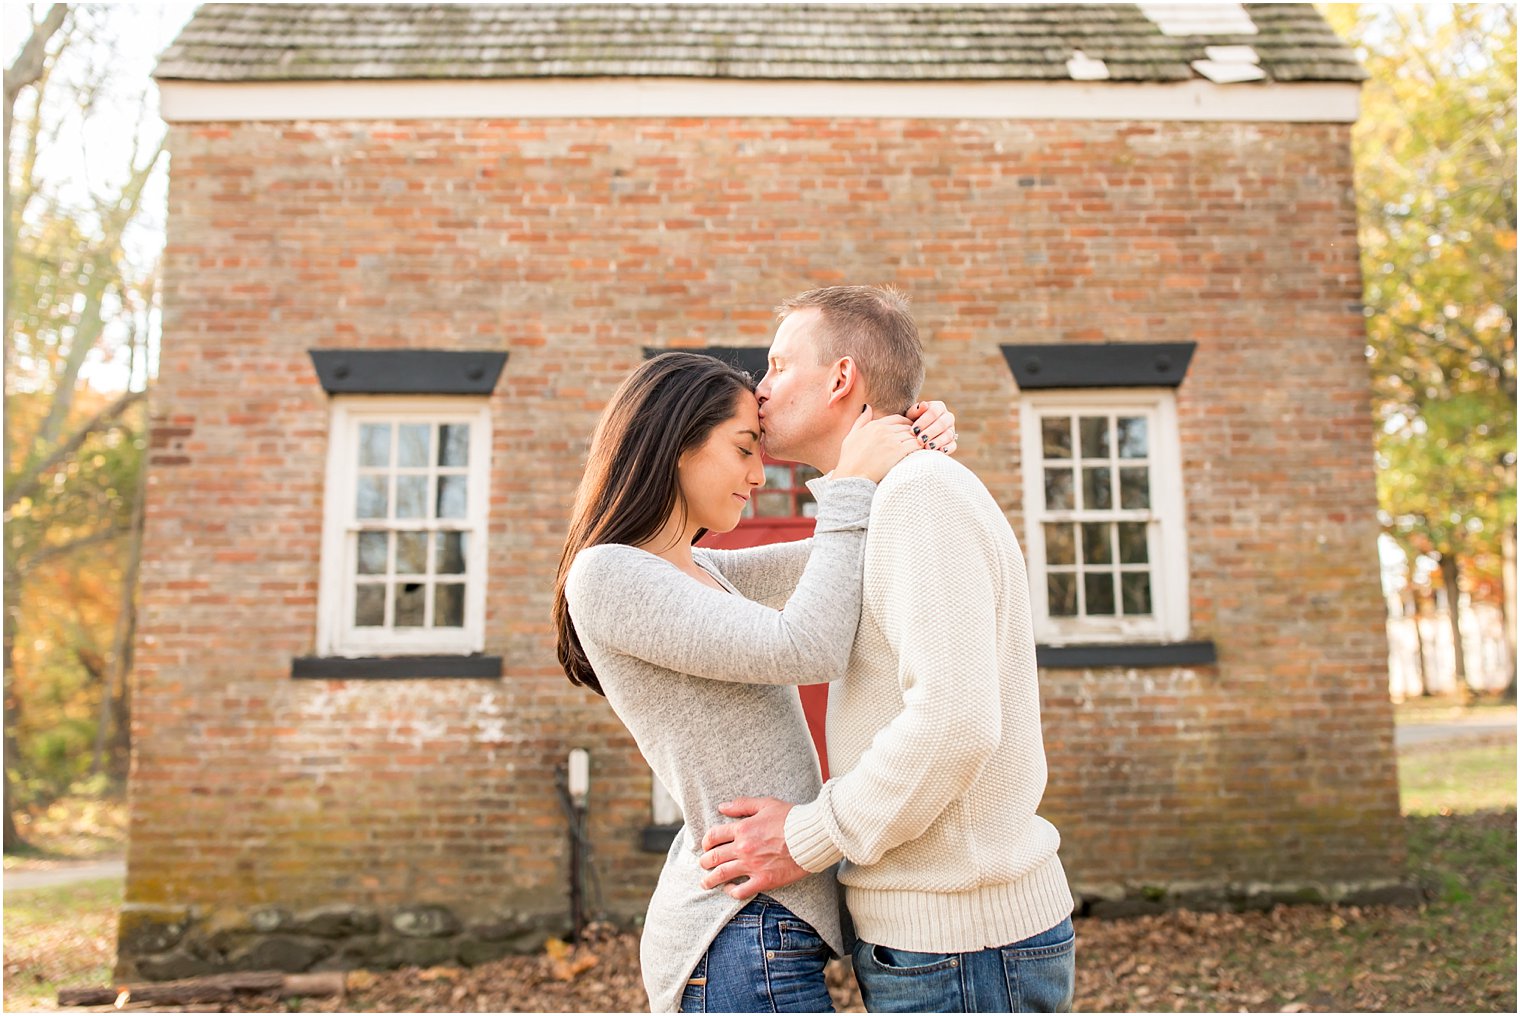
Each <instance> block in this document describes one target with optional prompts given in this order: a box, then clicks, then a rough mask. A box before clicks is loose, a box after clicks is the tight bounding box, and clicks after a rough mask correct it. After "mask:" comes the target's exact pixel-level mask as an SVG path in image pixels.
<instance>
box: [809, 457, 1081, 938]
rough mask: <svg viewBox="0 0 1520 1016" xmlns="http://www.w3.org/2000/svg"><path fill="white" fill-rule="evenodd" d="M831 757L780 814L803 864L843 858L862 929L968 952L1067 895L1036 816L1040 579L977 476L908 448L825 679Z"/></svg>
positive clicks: (1047, 913) (877, 512)
mask: <svg viewBox="0 0 1520 1016" xmlns="http://www.w3.org/2000/svg"><path fill="white" fill-rule="evenodd" d="M828 748H829V770H830V772H831V773H832V774H833V778H832V779H830V780H829V782H828V783H827V784H825V785H824V787H823V790H822V792H821V793H820V795H819V796H818V798H817V799H816V800H815V801H813V802H811V803H808V804H803V805H800V806H798V807H796V808H794V809H793V810H792V812H791V814H790V815H789V816H788V818H787V822H786V841H787V845H788V847H789V848H790V850H791V852H792V856H793V857H794V858H795V859H796V860H797V862H798V863H799V864H801V865H802V866H803V867H804V868H807V869H808V870H809V871H823V870H824V869H826V868H828V867H829V866H830V865H832V864H834V863H835V862H837V861H839V860H841V859H843V860H844V864H843V865H841V867H840V871H839V881H840V883H841V884H842V885H843V886H844V887H845V899H846V902H847V904H848V906H849V911H850V916H851V917H852V918H853V919H854V922H855V929H856V932H857V933H858V935H859V936H860V937H861V938H862V939H864V940H866V941H867V942H871V943H873V944H876V945H885V946H888V947H892V948H899V949H911V950H916V951H921V952H964V951H971V950H975V949H982V948H987V947H991V946H1000V945H1006V944H1009V943H1012V942H1017V941H1019V940H1021V939H1024V938H1028V937H1029V936H1031V935H1035V934H1038V933H1040V932H1042V931H1046V930H1048V929H1049V928H1052V927H1054V926H1055V925H1056V924H1059V923H1060V922H1061V921H1062V920H1063V919H1064V918H1066V917H1067V916H1068V915H1069V914H1070V913H1071V910H1072V897H1071V892H1070V890H1069V889H1068V887H1067V884H1066V874H1065V872H1064V871H1063V869H1062V867H1061V862H1060V859H1059V858H1058V857H1057V856H1056V849H1057V847H1058V846H1059V845H1060V835H1059V834H1058V833H1057V832H1056V829H1055V827H1054V826H1053V825H1051V824H1050V823H1049V822H1047V821H1046V820H1045V819H1043V818H1041V817H1040V816H1039V815H1037V814H1036V809H1038V807H1039V804H1040V798H1041V795H1042V794H1043V793H1044V790H1045V749H1044V743H1043V741H1042V739H1041V734H1040V701H1039V689H1038V685H1037V673H1036V669H1035V653H1034V636H1033V628H1032V626H1031V622H1030V612H1029V580H1028V577H1027V575H1026V573H1025V570H1024V558H1023V555H1022V553H1021V552H1020V550H1019V546H1018V542H1017V540H1016V539H1015V537H1014V534H1013V530H1012V528H1011V527H1010V526H1009V525H1008V520H1007V519H1006V518H1005V517H1004V515H1003V512H1002V509H1001V508H999V507H998V504H997V502H996V501H995V500H994V499H993V498H992V495H991V494H989V493H988V491H987V489H986V487H984V486H983V485H982V483H981V481H980V480H978V479H977V477H976V475H975V474H974V473H972V472H971V471H970V470H969V469H967V468H966V467H965V466H963V465H961V464H959V463H958V462H956V461H954V460H953V459H950V458H949V457H947V456H944V455H939V454H935V453H933V452H918V453H915V454H913V455H910V456H909V457H908V458H907V459H905V460H904V461H903V462H902V463H901V464H899V465H898V466H897V467H895V468H894V469H893V470H892V471H891V472H890V473H889V474H887V477H886V479H885V480H884V481H883V482H882V483H881V484H880V486H879V487H878V489H877V493H876V498H875V500H874V502H873V504H872V508H871V520H870V527H869V535H868V537H867V541H866V557H865V586H864V603H863V612H862V616H861V620H860V627H859V629H858V631H857V632H856V636H855V646H854V652H853V654H852V655H851V658H850V664H849V669H848V671H847V672H846V675H845V678H844V680H843V681H840V682H836V683H835V684H833V685H832V686H831V687H830V689H829V712H828Z"/></svg>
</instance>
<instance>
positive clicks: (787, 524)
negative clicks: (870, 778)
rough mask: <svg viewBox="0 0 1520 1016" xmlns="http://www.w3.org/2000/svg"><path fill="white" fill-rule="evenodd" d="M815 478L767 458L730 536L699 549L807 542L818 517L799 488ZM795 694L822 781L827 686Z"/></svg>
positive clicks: (710, 538) (711, 536) (712, 537)
mask: <svg viewBox="0 0 1520 1016" xmlns="http://www.w3.org/2000/svg"><path fill="white" fill-rule="evenodd" d="M818 475H819V473H818V470H816V469H814V468H813V467H812V466H805V465H803V464H802V463H800V462H783V461H781V460H780V459H773V458H771V457H770V456H768V455H767V456H766V458H765V486H763V487H761V488H760V489H759V490H758V491H756V492H755V495H754V496H753V497H751V498H750V501H749V504H748V506H746V507H745V509H744V517H743V518H742V519H740V520H739V525H738V526H737V527H735V529H734V530H733V532H729V533H708V534H707V535H706V536H704V537H703V538H702V540H701V542H700V544H699V546H703V547H719V548H723V549H729V550H731V549H735V548H739V547H759V546H763V545H765V544H767V543H784V542H786V541H787V540H804V539H807V538H808V537H809V536H812V535H813V517H814V516H815V515H817V514H818V505H817V503H816V502H814V500H813V494H812V491H810V490H808V489H807V487H805V486H804V484H805V483H806V482H807V481H808V480H811V479H813V478H814V477H816V476H818ZM797 691H798V692H799V693H800V694H801V695H802V711H803V713H804V715H806V716H807V722H808V730H809V731H810V732H811V733H812V735H813V746H814V747H815V748H817V749H818V764H819V766H820V767H822V769H823V778H824V779H828V778H829V754H828V751H827V750H826V748H825V745H824V739H823V723H824V714H825V713H826V711H827V709H828V701H829V686H828V685H826V684H809V685H803V686H801V687H799V688H798V689H797Z"/></svg>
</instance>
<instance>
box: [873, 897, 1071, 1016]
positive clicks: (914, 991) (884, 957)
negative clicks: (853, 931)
mask: <svg viewBox="0 0 1520 1016" xmlns="http://www.w3.org/2000/svg"><path fill="white" fill-rule="evenodd" d="M1076 941H1077V940H1076V934H1075V932H1074V931H1073V929H1072V926H1071V918H1069V917H1068V918H1066V920H1064V921H1062V922H1061V923H1060V924H1058V925H1056V926H1055V927H1054V928H1051V929H1050V930H1049V931H1042V932H1041V933H1040V934H1038V935H1034V936H1032V937H1030V938H1026V939H1024V941H1022V942H1014V943H1013V944H1012V945H1004V946H996V947H994V948H991V949H982V950H980V951H979V952H963V953H922V952H910V951H908V950H906V949H889V948H887V947H886V946H884V945H872V944H871V943H870V942H866V941H864V940H862V941H859V942H857V943H856V944H855V979H856V980H858V981H859V982H860V994H861V997H862V998H863V999H864V1000H865V1003H866V1008H867V1009H868V1010H870V1011H871V1012H1071V1001H1072V994H1073V991H1074V989H1075V982H1076V973H1077V965H1076Z"/></svg>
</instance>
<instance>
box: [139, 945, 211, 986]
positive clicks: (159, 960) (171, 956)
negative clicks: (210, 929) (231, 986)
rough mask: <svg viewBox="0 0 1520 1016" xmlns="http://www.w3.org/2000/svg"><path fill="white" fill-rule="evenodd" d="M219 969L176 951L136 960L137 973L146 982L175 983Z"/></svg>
mask: <svg viewBox="0 0 1520 1016" xmlns="http://www.w3.org/2000/svg"><path fill="white" fill-rule="evenodd" d="M220 969H221V968H220V967H218V966H216V965H215V964H213V963H208V962H207V961H205V960H203V959H200V958H198V957H196V956H192V955H190V954H189V953H187V952H184V951H182V950H178V949H176V950H175V951H174V952H171V953H165V954H164V955H162V956H145V957H142V958H140V959H138V960H137V972H138V974H140V975H141V977H142V979H143V980H146V981H177V980H179V979H180V978H182V977H200V976H201V975H203V974H214V973H217V972H219V971H220Z"/></svg>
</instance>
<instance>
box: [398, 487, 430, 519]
mask: <svg viewBox="0 0 1520 1016" xmlns="http://www.w3.org/2000/svg"><path fill="white" fill-rule="evenodd" d="M427 481H428V478H427V477H426V476H398V477H396V518H398V519H425V518H427Z"/></svg>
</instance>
